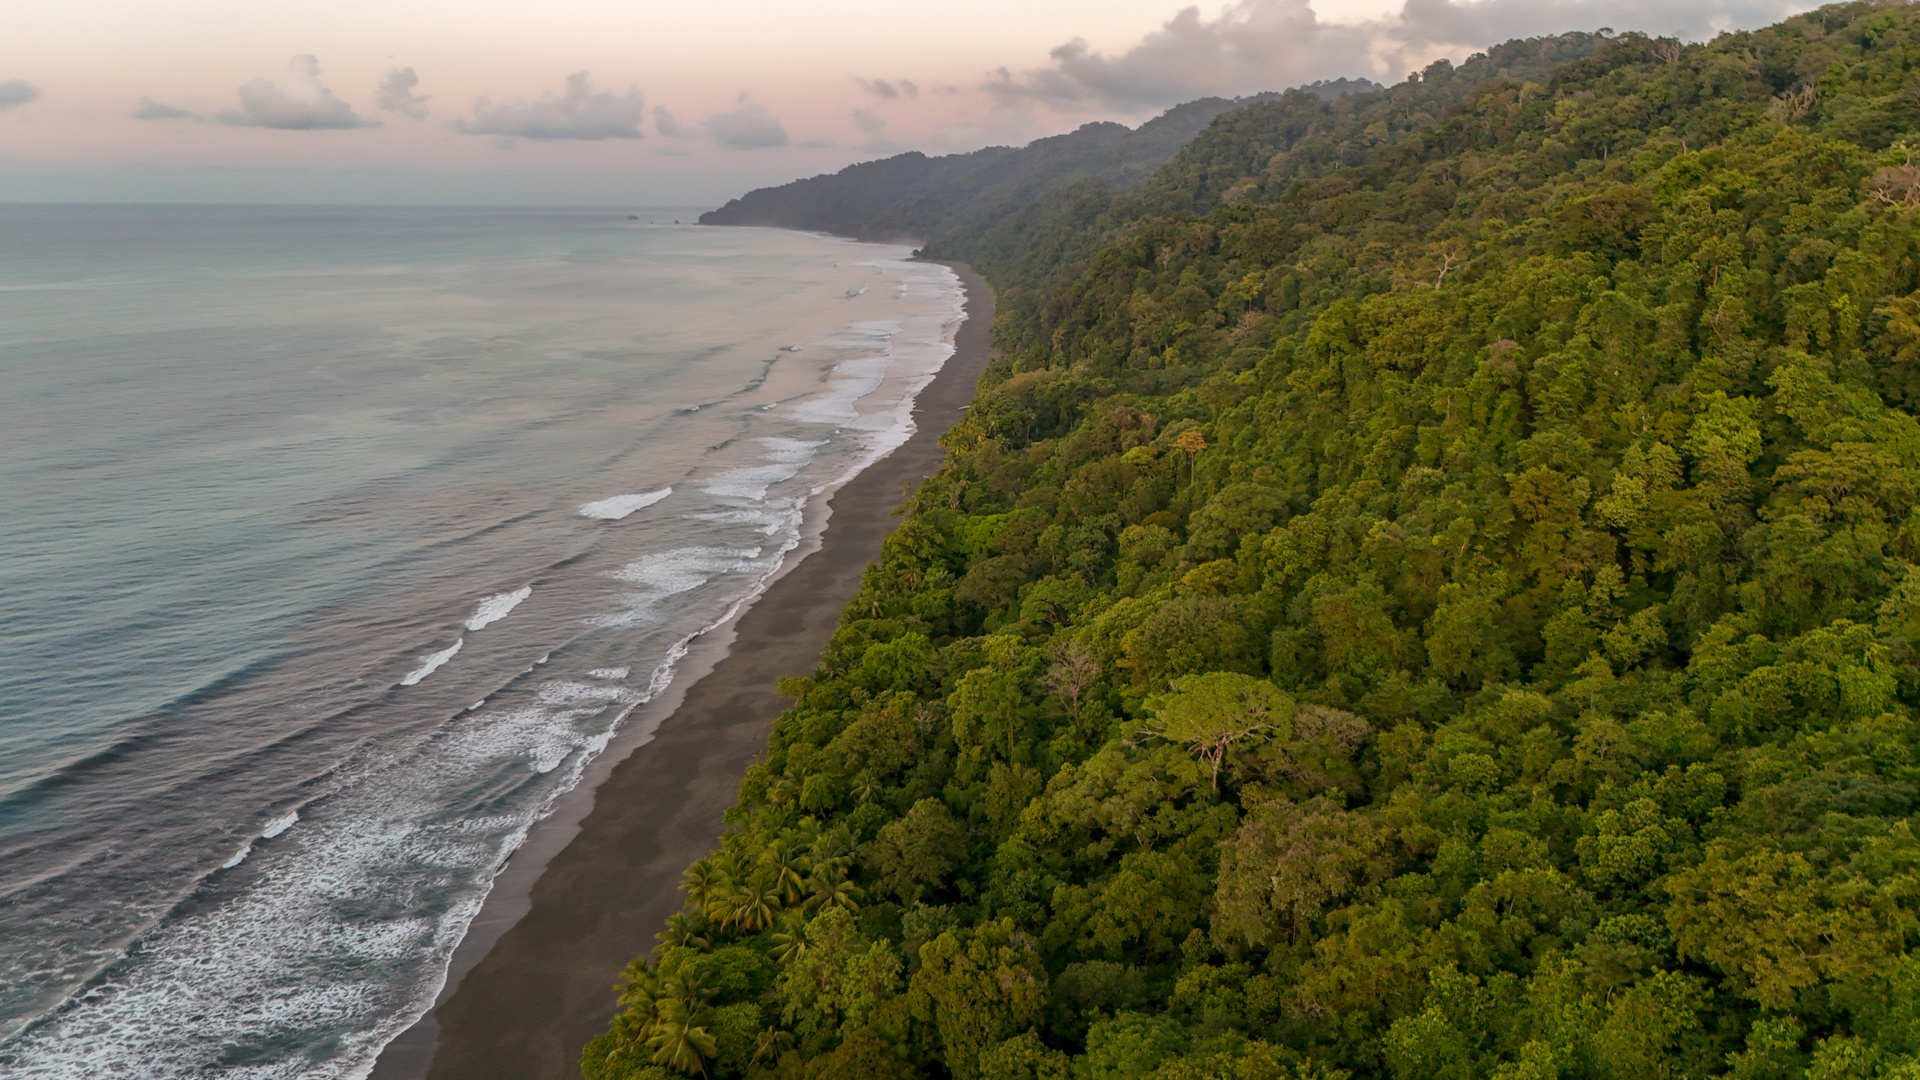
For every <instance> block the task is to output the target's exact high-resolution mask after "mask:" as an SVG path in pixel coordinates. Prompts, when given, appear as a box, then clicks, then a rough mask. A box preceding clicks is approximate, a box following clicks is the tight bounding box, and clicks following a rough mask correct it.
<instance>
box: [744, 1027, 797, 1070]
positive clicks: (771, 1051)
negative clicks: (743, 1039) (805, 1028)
mask: <svg viewBox="0 0 1920 1080" xmlns="http://www.w3.org/2000/svg"><path fill="white" fill-rule="evenodd" d="M791 1049H793V1032H791V1031H781V1030H779V1029H778V1028H768V1029H767V1030H765V1031H763V1032H761V1033H760V1044H759V1045H758V1046H755V1047H754V1048H753V1060H752V1062H751V1063H750V1064H754V1065H758V1064H759V1063H761V1062H762V1061H772V1060H774V1059H775V1058H777V1057H779V1056H780V1055H781V1054H783V1053H785V1052H787V1051H788V1050H791Z"/></svg>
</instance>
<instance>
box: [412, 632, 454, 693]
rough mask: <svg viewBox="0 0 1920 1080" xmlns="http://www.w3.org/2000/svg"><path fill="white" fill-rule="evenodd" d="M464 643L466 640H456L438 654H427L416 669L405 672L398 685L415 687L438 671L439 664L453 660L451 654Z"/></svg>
mask: <svg viewBox="0 0 1920 1080" xmlns="http://www.w3.org/2000/svg"><path fill="white" fill-rule="evenodd" d="M466 643H467V639H466V638H458V639H456V640H455V641H454V643H453V644H452V645H449V646H447V647H446V648H444V649H441V650H440V651H439V652H437V653H428V654H427V655H425V656H423V657H421V658H420V666H419V667H417V668H414V669H413V670H412V671H409V672H407V677H406V678H404V679H401V680H400V685H401V686H414V685H417V684H418V683H419V682H420V680H421V679H424V678H426V677H427V676H429V675H431V674H433V673H434V672H436V671H438V670H440V665H441V664H444V663H446V662H447V661H449V660H451V659H453V654H454V653H457V652H459V651H460V646H462V645H465V644H466Z"/></svg>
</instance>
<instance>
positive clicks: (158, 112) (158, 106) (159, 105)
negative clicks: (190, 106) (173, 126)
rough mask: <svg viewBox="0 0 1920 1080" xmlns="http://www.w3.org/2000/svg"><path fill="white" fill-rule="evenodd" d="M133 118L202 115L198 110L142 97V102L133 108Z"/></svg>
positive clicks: (180, 118)
mask: <svg viewBox="0 0 1920 1080" xmlns="http://www.w3.org/2000/svg"><path fill="white" fill-rule="evenodd" d="M133 118H134V119H135V120H198V119H201V116H200V114H199V113H197V112H190V111H188V110H186V109H182V108H180V107H179V106H177V105H169V104H167V103H166V102H164V101H155V100H153V99H152V98H150V97H143V98H141V99H140V104H138V105H136V106H134V108H133Z"/></svg>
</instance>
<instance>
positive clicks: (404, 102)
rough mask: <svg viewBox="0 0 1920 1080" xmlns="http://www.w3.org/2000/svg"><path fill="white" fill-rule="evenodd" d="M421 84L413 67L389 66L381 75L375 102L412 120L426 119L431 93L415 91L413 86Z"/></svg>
mask: <svg viewBox="0 0 1920 1080" xmlns="http://www.w3.org/2000/svg"><path fill="white" fill-rule="evenodd" d="M419 85H420V76H418V75H415V74H414V73H413V69H412V68H410V67H406V68H388V69H387V73H386V74H385V75H382V76H381V77H380V87H379V90H378V91H377V93H376V96H375V97H374V104H375V105H378V106H380V108H381V109H382V110H383V111H385V112H390V113H399V114H400V115H401V116H404V117H407V118H408V119H410V120H425V119H426V118H427V101H428V100H429V98H430V97H431V95H421V94H416V93H414V92H413V88H414V87H416V86H419Z"/></svg>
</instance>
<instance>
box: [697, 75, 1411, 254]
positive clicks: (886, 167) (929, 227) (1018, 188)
mask: <svg viewBox="0 0 1920 1080" xmlns="http://www.w3.org/2000/svg"><path fill="white" fill-rule="evenodd" d="M1378 88H1379V87H1378V86H1377V84H1375V83H1371V82H1368V81H1366V80H1365V79H1336V80H1332V81H1322V82H1317V83H1314V84H1313V85H1311V86H1307V87H1303V88H1301V89H1300V90H1298V91H1295V92H1296V93H1300V94H1304V95H1306V96H1307V97H1309V98H1311V99H1313V100H1315V101H1319V100H1322V99H1326V100H1337V99H1338V98H1340V97H1341V96H1342V95H1344V94H1353V93H1361V92H1364V91H1368V90H1375V89H1378ZM1272 96H1274V95H1271V94H1263V95H1257V96H1255V97H1252V98H1246V99H1243V100H1242V101H1240V102H1234V101H1229V100H1227V99H1225V98H1201V99H1199V100H1197V101H1189V102H1187V103H1186V104H1184V105H1177V106H1175V107H1173V108H1171V109H1168V110H1167V111H1166V112H1164V113H1162V114H1160V115H1159V116H1157V117H1154V118H1153V119H1152V120H1149V121H1147V122H1146V123H1144V124H1142V125H1140V126H1139V127H1138V128H1128V127H1127V126H1126V125H1124V124H1116V123H1111V122H1105V123H1093V124H1084V125H1082V126H1081V127H1080V128H1079V129H1078V130H1075V131H1071V132H1068V133H1067V134H1065V135H1055V136H1051V137H1049V138H1045V139H1037V140H1035V141H1034V142H1031V143H1029V144H1027V145H1026V146H1019V147H1015V146H989V147H986V148H985V149H982V150H976V151H974V152H972V153H970V154H947V155H944V156H942V157H932V158H930V157H928V156H926V155H925V154H922V153H919V152H918V151H914V152H909V153H905V154H898V155H895V156H893V157H889V158H882V159H879V160H877V161H866V162H861V163H859V164H857V165H849V166H847V167H846V168H844V169H842V170H840V171H839V172H837V173H831V174H823V175H820V176H814V177H810V178H808V179H805V180H795V181H794V182H792V183H790V184H782V185H780V186H778V187H770V188H760V189H758V190H755V191H750V192H748V193H747V194H745V195H742V196H741V197H740V198H737V199H734V200H732V201H730V202H728V203H727V205H725V206H723V207H721V208H720V209H718V210H713V211H710V212H708V213H705V214H702V215H700V223H701V224H702V225H772V226H778V227H780V228H785V229H807V230H812V231H817V232H830V233H836V234H839V235H841V236H851V237H855V238H858V239H862V240H899V239H906V238H912V239H915V240H917V241H918V240H926V239H928V238H936V237H948V236H953V235H971V234H974V233H979V232H982V231H984V230H987V229H990V228H991V227H992V226H991V223H993V222H995V221H997V220H999V219H1000V218H1001V217H1003V216H1005V215H1008V214H1017V213H1019V212H1020V211H1022V210H1024V209H1025V208H1027V207H1029V206H1032V205H1034V204H1036V203H1037V202H1039V201H1041V200H1042V199H1044V198H1045V196H1046V195H1047V194H1048V193H1050V192H1052V191H1054V190H1056V189H1058V188H1062V187H1066V186H1070V185H1074V184H1086V185H1092V186H1093V187H1095V188H1097V189H1099V190H1101V191H1107V192H1111V191H1125V190H1129V189H1131V188H1133V187H1135V186H1137V185H1138V184H1139V183H1140V182H1141V181H1143V180H1145V179H1146V178H1147V177H1148V176H1150V175H1152V174H1153V172H1154V171H1155V170H1156V169H1158V168H1160V167H1161V166H1162V165H1165V164H1166V163H1167V161H1168V160H1169V159H1171V158H1172V157H1173V156H1174V155H1175V154H1177V153H1179V152H1180V150H1181V148H1182V147H1183V146H1185V145H1186V144H1187V143H1188V142H1189V141H1190V140H1191V139H1192V138H1193V137H1194V136H1195V135H1196V134H1198V133H1199V132H1201V131H1203V130H1205V129H1206V127H1207V125H1208V124H1209V123H1210V122H1211V121H1212V120H1213V118H1214V117H1216V116H1218V115H1220V114H1221V113H1222V112H1225V111H1226V110H1228V109H1232V108H1234V107H1235V105H1237V104H1244V103H1245V102H1248V101H1259V100H1265V99H1266V98H1269V97H1272Z"/></svg>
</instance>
